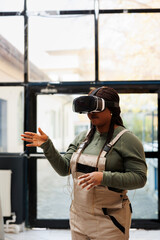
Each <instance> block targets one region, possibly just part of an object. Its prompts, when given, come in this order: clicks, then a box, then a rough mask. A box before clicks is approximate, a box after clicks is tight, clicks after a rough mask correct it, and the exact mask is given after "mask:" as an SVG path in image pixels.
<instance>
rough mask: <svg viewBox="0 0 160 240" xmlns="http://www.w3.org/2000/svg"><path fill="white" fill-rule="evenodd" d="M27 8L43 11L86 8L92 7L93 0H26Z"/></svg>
mask: <svg viewBox="0 0 160 240" xmlns="http://www.w3.org/2000/svg"><path fill="white" fill-rule="evenodd" d="M27 7H28V10H32V11H43V10H86V9H93V8H94V0H81V1H79V0H59V1H57V0H52V1H50V0H45V1H39V0H34V1H32V0H28V1H27Z"/></svg>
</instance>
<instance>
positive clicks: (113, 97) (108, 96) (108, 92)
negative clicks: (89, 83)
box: [82, 87, 124, 151]
mask: <svg viewBox="0 0 160 240" xmlns="http://www.w3.org/2000/svg"><path fill="white" fill-rule="evenodd" d="M94 90H95V89H94ZM94 90H92V91H91V92H89V95H90V94H91V93H92V92H93V91H94ZM95 96H97V97H100V98H103V99H104V100H106V101H112V102H117V103H119V100H120V99H119V95H118V93H117V91H116V90H115V89H113V88H111V87H101V88H100V89H99V90H98V91H97V92H96V93H95ZM108 109H109V110H110V111H111V113H112V118H111V123H110V127H109V131H108V135H107V139H106V143H105V144H107V143H109V142H110V141H111V139H112V136H113V132H114V125H115V124H117V125H118V126H123V127H124V125H123V120H122V118H121V116H120V113H121V109H120V107H108ZM95 131H96V127H95V126H94V125H92V127H91V130H90V132H89V133H88V135H87V137H86V138H87V142H86V143H85V145H84V147H83V149H82V151H83V150H84V149H85V148H86V147H87V146H88V145H89V143H90V142H91V141H92V138H93V136H94V133H95Z"/></svg>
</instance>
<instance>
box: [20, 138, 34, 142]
mask: <svg viewBox="0 0 160 240" xmlns="http://www.w3.org/2000/svg"><path fill="white" fill-rule="evenodd" d="M21 139H22V140H23V141H26V142H33V140H32V139H31V138H21Z"/></svg>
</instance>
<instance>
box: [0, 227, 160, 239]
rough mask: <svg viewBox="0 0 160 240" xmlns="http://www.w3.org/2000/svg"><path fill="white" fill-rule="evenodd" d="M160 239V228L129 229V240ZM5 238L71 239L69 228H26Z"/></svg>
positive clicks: (6, 235)
mask: <svg viewBox="0 0 160 240" xmlns="http://www.w3.org/2000/svg"><path fill="white" fill-rule="evenodd" d="M153 239H154V240H160V230H150V231H147V230H136V229H131V230H130V240H153ZM5 240H71V234H70V230H46V229H28V230H25V231H23V232H20V233H18V234H16V233H6V234H5Z"/></svg>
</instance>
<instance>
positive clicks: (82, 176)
mask: <svg viewBox="0 0 160 240" xmlns="http://www.w3.org/2000/svg"><path fill="white" fill-rule="evenodd" d="M88 176H90V175H89V173H87V174H84V175H81V176H79V177H78V179H82V178H86V177H88Z"/></svg>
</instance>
